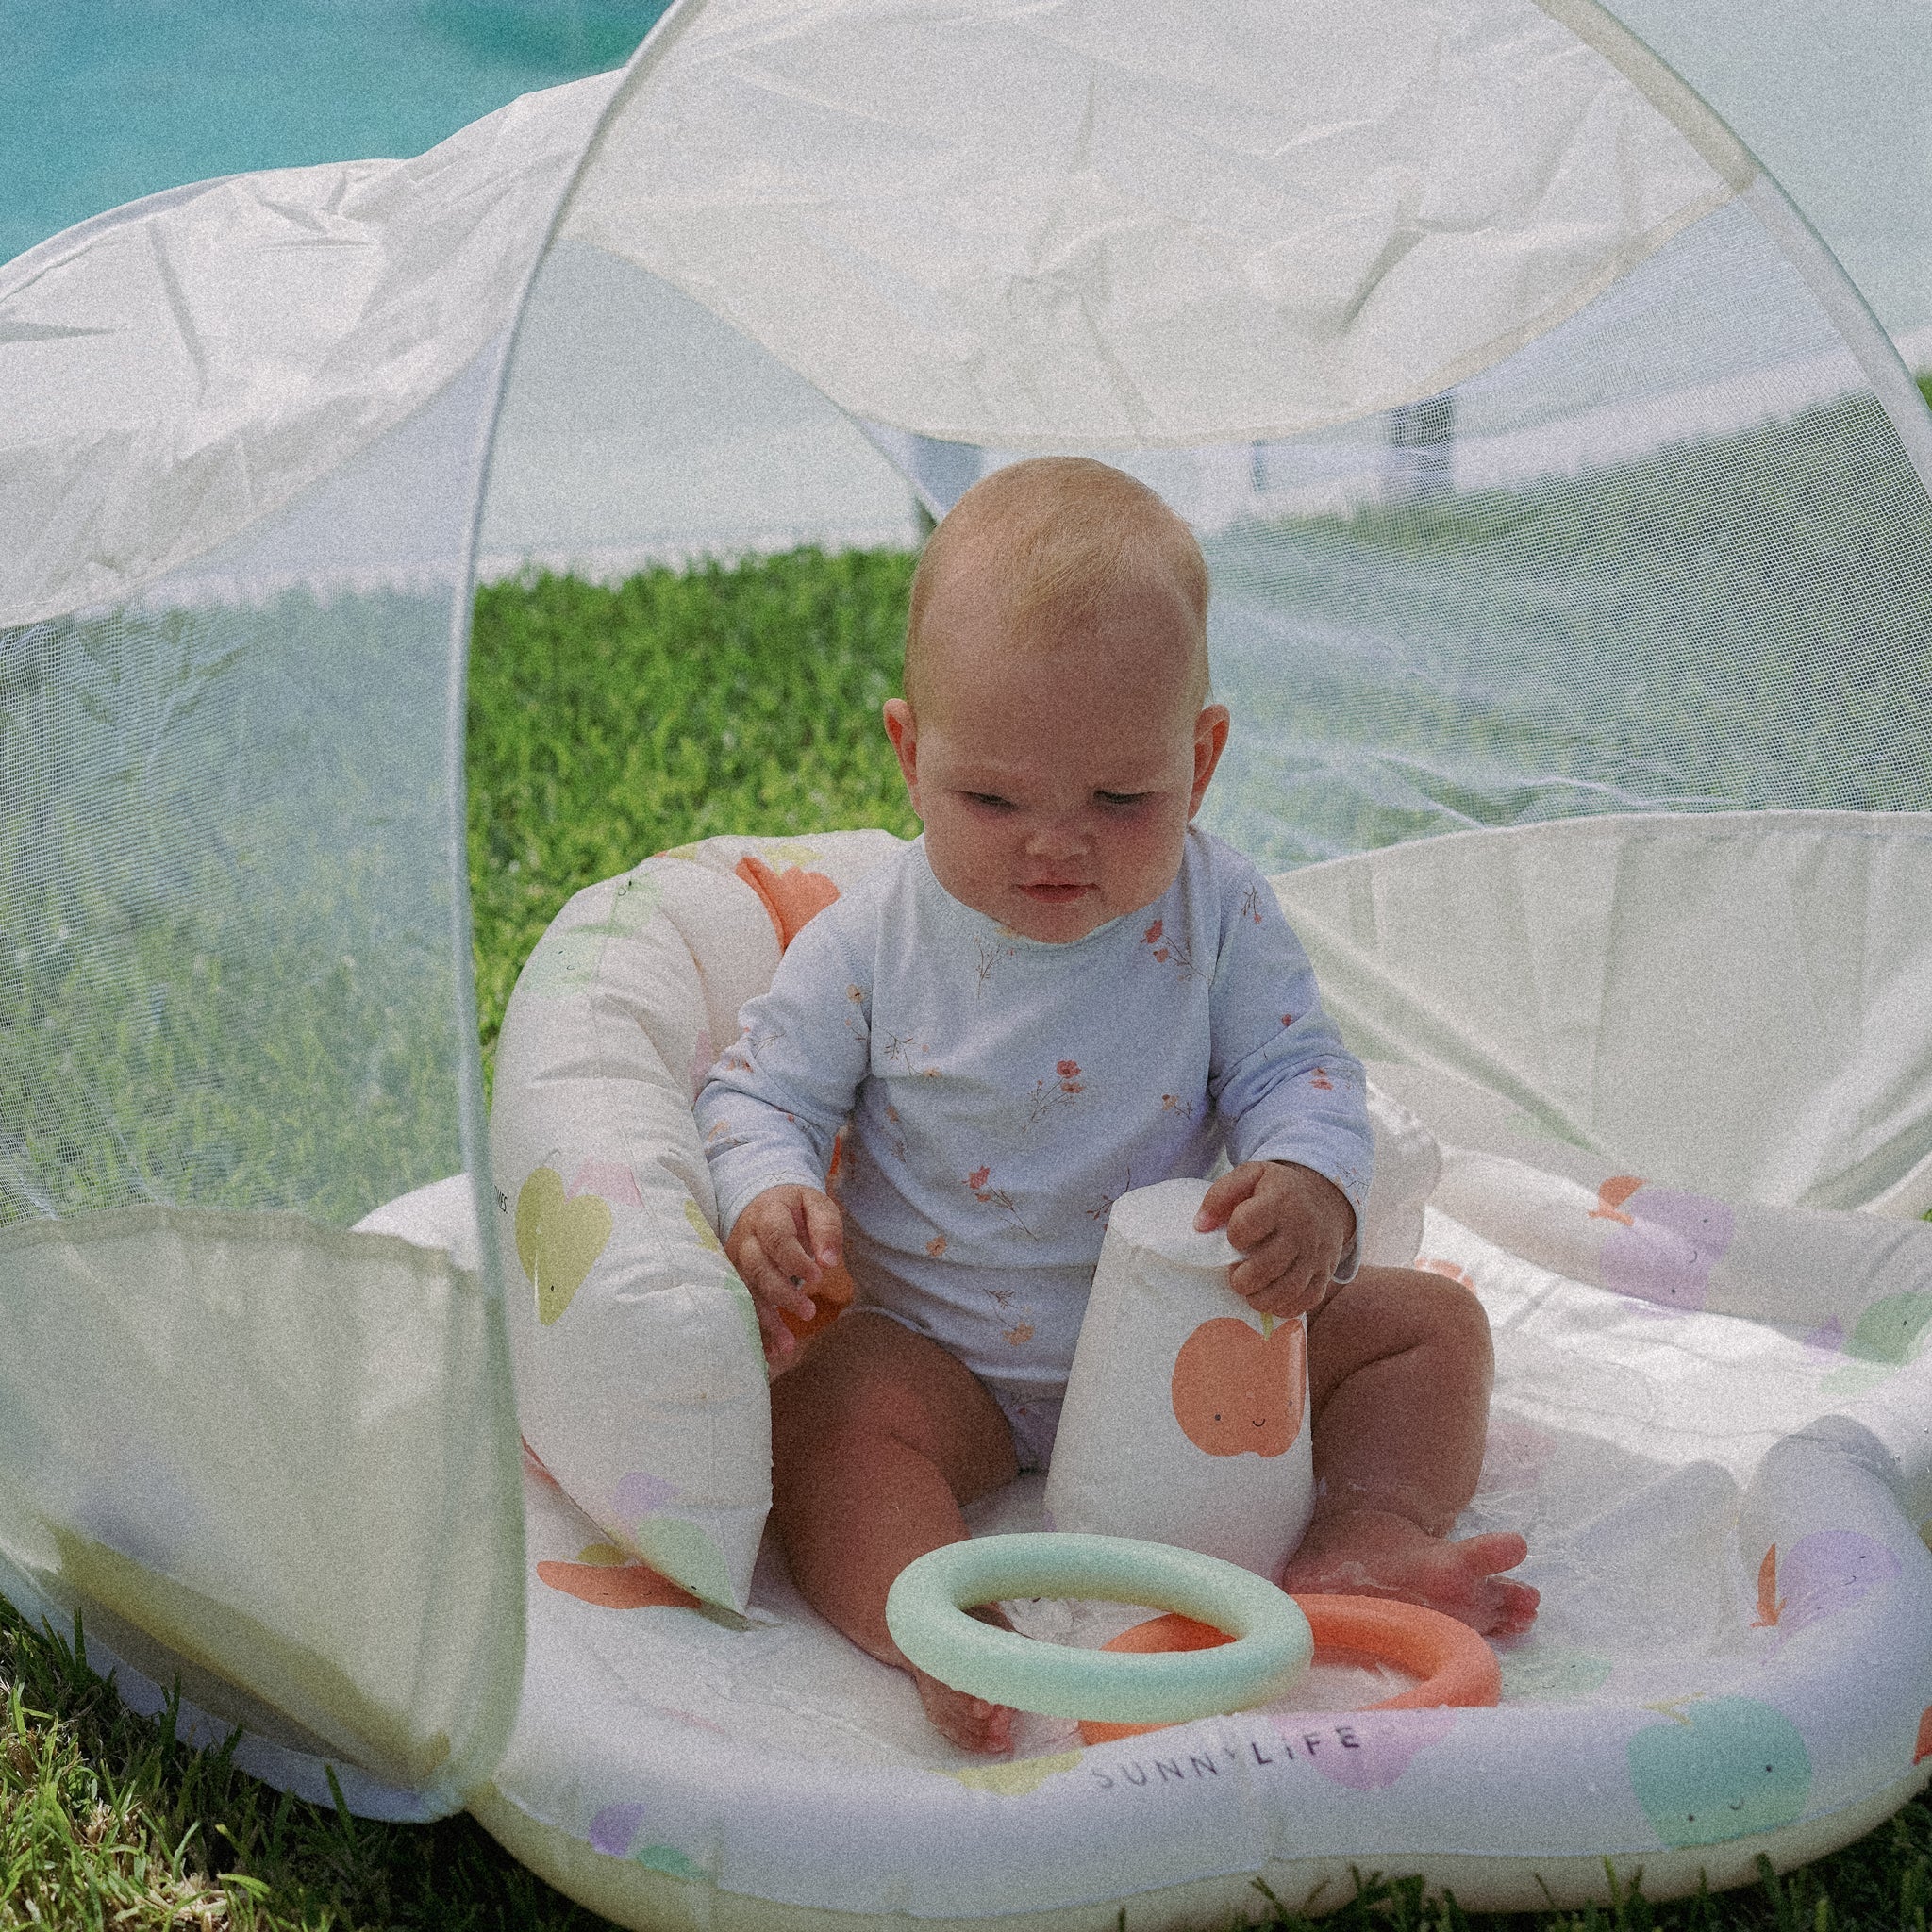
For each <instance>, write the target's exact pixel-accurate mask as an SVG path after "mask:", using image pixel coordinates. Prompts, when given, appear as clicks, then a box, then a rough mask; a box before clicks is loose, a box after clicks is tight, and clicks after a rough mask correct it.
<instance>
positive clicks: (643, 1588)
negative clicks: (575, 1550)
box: [537, 1543, 698, 1610]
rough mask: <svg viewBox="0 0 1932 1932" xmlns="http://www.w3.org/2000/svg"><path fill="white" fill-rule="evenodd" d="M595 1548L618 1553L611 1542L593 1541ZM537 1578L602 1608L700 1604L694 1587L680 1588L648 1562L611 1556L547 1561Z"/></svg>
mask: <svg viewBox="0 0 1932 1932" xmlns="http://www.w3.org/2000/svg"><path fill="white" fill-rule="evenodd" d="M591 1549H592V1550H599V1551H601V1550H604V1549H608V1550H610V1551H611V1553H612V1555H615V1554H617V1552H616V1549H615V1546H614V1545H612V1544H608V1543H606V1544H594V1543H593V1544H592V1545H591ZM584 1554H586V1555H589V1554H590V1552H588V1551H587V1552H585V1553H584ZM537 1581H538V1582H539V1583H545V1584H548V1585H549V1586H550V1588H551V1589H552V1590H560V1591H562V1592H563V1593H564V1595H565V1596H574V1597H575V1598H576V1599H577V1601H578V1602H579V1603H586V1604H595V1605H596V1606H597V1607H598V1608H599V1609H600V1610H644V1609H651V1608H676V1609H683V1610H694V1609H696V1608H697V1607H698V1600H697V1598H696V1597H694V1596H693V1595H691V1591H688V1590H680V1589H679V1588H678V1587H677V1585H676V1584H675V1583H673V1582H672V1581H671V1579H670V1578H669V1577H668V1576H660V1575H659V1574H658V1572H657V1571H655V1570H653V1569H652V1568H651V1566H650V1565H649V1564H648V1563H629V1562H617V1563H613V1562H611V1561H610V1560H609V1559H608V1557H599V1558H596V1559H593V1560H592V1561H591V1562H588V1563H585V1562H576V1563H557V1562H543V1563H539V1564H538V1565H537Z"/></svg>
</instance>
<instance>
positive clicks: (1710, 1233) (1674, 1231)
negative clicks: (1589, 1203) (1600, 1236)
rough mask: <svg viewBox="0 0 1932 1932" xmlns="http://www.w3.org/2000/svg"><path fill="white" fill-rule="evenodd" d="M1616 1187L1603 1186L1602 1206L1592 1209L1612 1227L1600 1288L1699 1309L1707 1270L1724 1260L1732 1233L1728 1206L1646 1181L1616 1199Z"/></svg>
mask: <svg viewBox="0 0 1932 1932" xmlns="http://www.w3.org/2000/svg"><path fill="white" fill-rule="evenodd" d="M1616 1186H1617V1184H1616V1183H1615V1182H1606V1183H1605V1186H1604V1191H1603V1194H1604V1201H1605V1204H1606V1205H1605V1206H1603V1207H1600V1208H1597V1209H1596V1213H1597V1215H1598V1216H1600V1217H1602V1218H1603V1219H1605V1220H1607V1221H1610V1222H1613V1223H1615V1224H1616V1225H1614V1226H1612V1227H1611V1229H1610V1231H1609V1233H1608V1234H1607V1235H1606V1236H1605V1238H1604V1245H1603V1253H1602V1256H1601V1257H1600V1260H1599V1266H1600V1268H1601V1270H1602V1280H1603V1285H1604V1286H1605V1287H1606V1288H1607V1289H1609V1290H1610V1291H1612V1292H1614V1293H1616V1294H1627V1295H1631V1296H1634V1297H1635V1298H1636V1299H1637V1300H1639V1301H1646V1302H1657V1303H1658V1304H1659V1305H1661V1306H1662V1307H1672V1308H1686V1309H1696V1308H1701V1307H1703V1306H1704V1300H1705V1296H1706V1295H1707V1293H1708V1292H1709V1290H1710V1271H1711V1270H1712V1269H1713V1268H1714V1267H1715V1266H1716V1265H1717V1264H1718V1262H1719V1261H1720V1260H1722V1259H1723V1258H1724V1250H1725V1249H1726V1248H1728V1247H1729V1246H1730V1244H1731V1236H1732V1234H1733V1232H1734V1231H1735V1229H1736V1217H1735V1216H1734V1215H1733V1214H1732V1212H1731V1208H1730V1205H1729V1203H1728V1202H1724V1201H1716V1200H1712V1199H1711V1197H1710V1196H1709V1195H1707V1194H1683V1193H1679V1192H1678V1191H1677V1190H1676V1189H1674V1188H1658V1187H1653V1186H1651V1185H1650V1184H1649V1183H1648V1182H1640V1183H1639V1185H1638V1186H1637V1188H1636V1189H1635V1190H1634V1191H1631V1192H1629V1193H1626V1194H1624V1195H1623V1196H1622V1198H1621V1200H1618V1199H1617V1197H1616V1196H1615V1195H1614V1194H1613V1192H1612V1190H1613V1189H1615V1188H1616ZM1613 1201H1614V1202H1615V1205H1614V1206H1612V1205H1610V1203H1611V1202H1613Z"/></svg>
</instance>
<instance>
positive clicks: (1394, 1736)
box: [1274, 1707, 1459, 1791]
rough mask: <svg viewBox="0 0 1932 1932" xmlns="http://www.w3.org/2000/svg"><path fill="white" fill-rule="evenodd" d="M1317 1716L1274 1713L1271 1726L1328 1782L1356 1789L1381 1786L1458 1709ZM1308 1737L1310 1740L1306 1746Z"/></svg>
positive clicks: (1451, 1721)
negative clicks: (1311, 1743)
mask: <svg viewBox="0 0 1932 1932" xmlns="http://www.w3.org/2000/svg"><path fill="white" fill-rule="evenodd" d="M1323 1717H1325V1718H1327V1719H1328V1721H1329V1722H1328V1724H1327V1727H1326V1729H1325V1731H1324V1729H1323V1727H1322V1723H1321V1719H1319V1718H1317V1719H1312V1720H1311V1719H1309V1718H1306V1717H1302V1718H1294V1717H1277V1718H1275V1719H1274V1728H1275V1730H1276V1731H1278V1732H1279V1733H1280V1734H1281V1738H1282V1741H1283V1742H1284V1743H1286V1744H1288V1745H1290V1746H1291V1747H1293V1746H1295V1745H1299V1746H1300V1747H1301V1748H1302V1749H1304V1750H1307V1751H1308V1760H1309V1762H1310V1763H1311V1764H1313V1765H1314V1767H1315V1769H1316V1770H1317V1771H1319V1772H1320V1773H1321V1774H1322V1775H1323V1776H1324V1777H1325V1778H1326V1779H1327V1780H1328V1781H1329V1783H1330V1784H1337V1785H1346V1786H1347V1787H1348V1788H1349V1789H1350V1790H1356V1791H1383V1790H1388V1789H1389V1787H1390V1786H1391V1785H1392V1784H1393V1783H1394V1782H1395V1780H1396V1779H1397V1778H1399V1777H1400V1776H1401V1775H1402V1774H1403V1773H1404V1772H1406V1771H1407V1769H1408V1767H1409V1765H1410V1764H1411V1763H1412V1762H1413V1761H1414V1759H1415V1757H1417V1756H1418V1754H1420V1753H1421V1752H1423V1751H1425V1750H1427V1749H1428V1747H1429V1746H1430V1745H1431V1744H1440V1743H1441V1741H1442V1740H1443V1739H1444V1738H1446V1737H1447V1736H1448V1735H1449V1733H1450V1732H1451V1731H1453V1730H1454V1729H1455V1728H1456V1726H1457V1722H1458V1718H1459V1713H1458V1712H1457V1711H1454V1710H1450V1709H1447V1708H1444V1707H1437V1708H1435V1709H1433V1710H1355V1711H1350V1712H1349V1713H1348V1714H1347V1715H1346V1716H1345V1717H1338V1716H1337V1715H1336V1714H1335V1713H1333V1712H1324V1713H1323ZM1310 1738H1313V1739H1316V1740H1318V1741H1317V1742H1316V1743H1315V1745H1314V1747H1313V1749H1312V1750H1309V1748H1308V1740H1309V1739H1310Z"/></svg>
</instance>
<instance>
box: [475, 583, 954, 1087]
mask: <svg viewBox="0 0 1932 1932" xmlns="http://www.w3.org/2000/svg"><path fill="white" fill-rule="evenodd" d="M912 562H913V559H912V558H910V557H908V556H905V555H903V554H901V553H899V552H894V551H868V552H850V553H847V554H845V555H842V556H838V557H830V558H827V557H821V556H820V555H819V554H818V553H816V552H813V551H801V552H797V553H794V554H793V555H791V556H789V557H779V558H773V559H771V560H770V561H768V562H764V563H759V564H755V565H750V566H747V567H744V568H741V569H736V570H724V569H720V568H716V567H713V568H710V569H708V570H702V571H697V572H693V573H692V574H691V575H677V574H675V573H673V572H671V571H653V572H651V573H650V574H649V575H645V576H640V577H633V578H632V579H631V580H630V581H629V582H628V583H626V584H624V585H623V586H621V587H619V588H616V589H608V590H607V589H601V588H598V587H596V586H593V585H589V584H584V583H581V582H577V581H575V580H574V579H571V578H567V577H549V576H545V577H539V578H537V579H536V580H535V581H534V582H530V583H526V584H498V585H496V586H494V587H492V588H491V589H488V590H485V591H482V592H481V594H480V595H479V596H478V597H477V600H476V625H475V644H474V650H473V656H472V663H471V676H470V715H469V734H470V736H469V744H470V756H469V780H470V804H469V824H470V892H471V910H472V917H473V920H474V922H475V961H476V1008H477V1019H478V1024H479V1025H480V1028H481V1031H482V1036H483V1050H484V1058H485V1065H486V1069H487V1068H488V1066H489V1064H490V1063H491V1060H492V1059H493V1056H494V1048H495V1043H496V1031H497V1028H498V1026H499V1025H500V1024H502V1020H503V1009H504V1007H505V1006H506V1005H507V1004H508V999H509V991H510V987H511V986H512V984H513V983H514V982H515V979H516V975H517V973H518V970H519V969H520V968H521V967H522V965H523V962H524V960H525V958H527V957H528V955H529V952H530V949H531V947H532V946H534V945H535V944H536V942H537V940H538V937H539V935H540V934H541V932H542V930H543V928H544V927H545V926H546V925H547V924H549V923H550V921H551V920H552V919H553V918H554V917H555V916H556V914H557V911H558V908H559V907H560V906H561V905H562V904H563V902H564V901H565V900H566V899H567V898H569V896H570V895H571V893H572V892H574V891H576V890H577V889H578V888H579V887H581V886H585V885H589V884H590V883H591V882H592V881H593V880H596V879H603V878H608V877H610V876H611V874H614V873H619V872H624V871H625V870H627V869H628V868H629V867H631V866H633V865H635V864H637V863H638V861H639V860H640V859H642V858H649V857H650V855H651V854H652V853H654V852H658V851H662V850H663V849H664V848H665V847H666V846H670V845H678V844H682V843H684V842H685V841H688V840H691V839H702V838H708V837H709V836H710V835H711V834H713V833H718V832H745V833H756V834H764V835H772V836H783V835H790V834H794V833H802V832H812V831H832V830H837V829H841V828H844V827H849V826H856V825H884V826H886V827H888V828H889V829H891V831H894V832H897V833H900V834H901V835H902V836H910V835H911V834H912V833H914V832H916V831H917V830H918V829H919V823H918V821H917V820H916V819H915V818H914V817H913V816H912V813H911V810H910V808H908V805H907V802H906V788H905V785H904V783H903V782H902V781H901V779H900V776H899V767H898V764H897V762H896V760H895V759H894V758H893V757H892V752H891V746H890V745H889V744H888V743H887V741H886V735H885V731H884V729H883V728H882V726H881V725H880V723H879V707H880V706H881V705H882V704H883V703H884V702H885V700H886V699H887V698H888V697H891V696H892V695H893V694H894V693H896V691H898V688H899V684H898V680H899V666H900V659H901V655H902V633H903V630H904V625H905V609H906V594H907V591H908V587H909V585H910V583H911V578H912ZM801 641H803V642H804V643H805V645H806V648H803V649H801V648H799V645H800V643H801Z"/></svg>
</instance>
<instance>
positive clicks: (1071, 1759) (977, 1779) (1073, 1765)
mask: <svg viewBox="0 0 1932 1932" xmlns="http://www.w3.org/2000/svg"><path fill="white" fill-rule="evenodd" d="M1079 1763H1080V1754H1079V1753H1078V1752H1077V1751H1056V1752H1055V1753H1054V1754H1053V1755H1052V1756H1051V1757H1015V1758H1014V1759H1013V1760H1012V1761H1011V1762H1010V1763H1008V1764H969V1765H968V1766H967V1767H966V1768H965V1769H964V1770H963V1771H948V1772H942V1773H941V1776H943V1777H951V1778H958V1781H959V1782H960V1783H961V1784H962V1785H964V1786H965V1787H966V1788H967V1789H968V1790H974V1791H991V1792H992V1794H993V1795H994V1796H995V1797H999V1798H1024V1797H1025V1796H1026V1795H1027V1793H1028V1792H1030V1791H1037V1790H1039V1789H1040V1788H1041V1785H1043V1784H1044V1783H1045V1782H1046V1781H1047V1779H1048V1778H1050V1777H1054V1776H1056V1775H1058V1774H1059V1773H1060V1772H1063V1771H1074V1770H1076V1769H1078V1767H1079Z"/></svg>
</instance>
